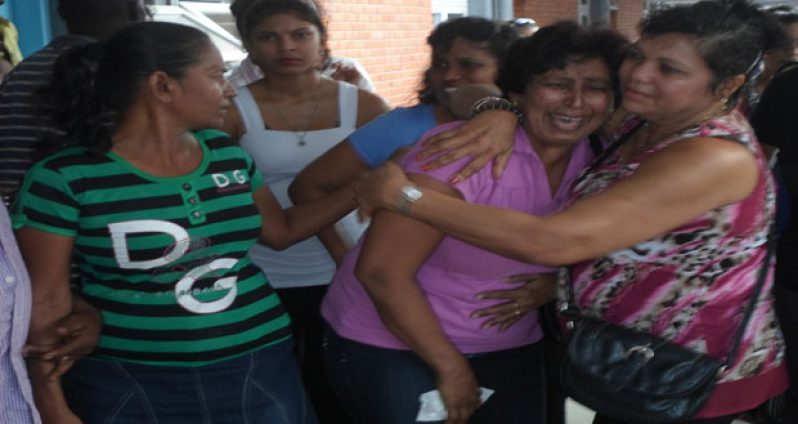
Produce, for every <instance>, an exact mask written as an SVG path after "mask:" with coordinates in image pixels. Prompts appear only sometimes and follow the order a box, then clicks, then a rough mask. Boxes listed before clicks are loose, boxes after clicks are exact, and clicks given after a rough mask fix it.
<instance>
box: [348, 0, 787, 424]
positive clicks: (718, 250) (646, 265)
mask: <svg viewBox="0 0 798 424" xmlns="http://www.w3.org/2000/svg"><path fill="white" fill-rule="evenodd" d="M760 19H764V18H763V17H762V15H761V14H760V13H759V12H757V11H756V10H755V9H754V8H753V7H751V6H750V5H749V4H748V3H747V2H745V1H742V0H731V1H721V0H707V1H702V2H698V3H696V4H693V5H690V6H680V7H674V8H671V9H666V10H662V11H658V12H655V13H653V14H651V15H649V16H648V17H647V18H646V20H644V21H643V23H642V25H641V38H640V39H639V40H638V41H637V42H636V43H635V44H634V45H633V46H632V47H631V49H630V52H629V54H628V55H627V58H626V60H625V61H624V63H623V65H622V66H621V70H620V80H621V87H622V90H623V102H622V106H623V108H624V109H625V110H627V111H629V112H631V113H632V114H634V115H633V117H631V118H630V119H628V120H626V121H625V122H624V123H623V124H622V125H621V126H620V127H619V129H618V131H616V135H615V137H613V140H616V141H618V142H619V144H618V147H617V149H615V150H614V151H613V152H612V153H611V154H609V156H608V157H607V158H606V159H605V160H604V161H603V162H601V163H600V164H597V165H594V167H593V168H592V169H590V170H589V171H588V172H587V173H586V174H584V176H583V177H582V178H581V180H580V181H579V182H578V183H577V184H576V186H575V188H574V191H573V197H572V203H571V204H570V206H568V207H567V208H565V209H564V210H563V211H561V212H560V213H557V214H554V215H550V216H547V217H538V216H533V215H529V214H524V213H520V212H517V211H510V210H506V209H505V210H502V209H495V208H489V207H485V206H478V205H469V204H466V203H464V202H462V201H459V200H457V199H453V198H449V197H445V196H441V195H439V194H438V193H435V192H432V191H429V190H425V191H422V194H421V196H417V197H416V198H415V199H412V200H408V199H407V198H403V197H402V196H401V195H400V193H401V192H402V188H403V187H406V186H408V185H410V183H409V182H408V180H407V179H406V178H405V177H404V175H403V174H402V173H401V172H400V170H399V169H398V168H397V167H395V166H392V165H388V166H386V167H383V168H382V169H380V171H379V172H378V173H377V175H376V177H375V178H374V179H372V180H371V181H370V182H368V183H366V184H364V185H363V186H362V187H361V188H360V189H359V193H358V200H359V201H360V202H361V208H362V209H363V210H365V211H369V210H373V209H375V208H379V207H382V208H387V209H391V210H399V208H400V206H401V208H402V210H404V211H406V212H407V213H409V215H410V216H411V217H413V218H415V219H418V220H420V221H423V222H425V223H427V224H429V225H432V226H434V227H435V228H437V229H439V230H442V231H444V232H446V233H447V234H449V235H452V236H454V237H457V238H459V239H461V240H464V241H466V242H469V243H472V244H475V245H477V246H480V247H483V248H486V249H489V250H492V251H496V252H499V253H501V254H503V255H507V256H511V257H515V258H519V259H522V260H525V261H528V262H535V263H546V264H552V265H573V267H572V277H573V278H572V279H573V281H574V288H575V291H576V301H577V303H578V305H579V307H580V308H581V309H582V310H583V312H585V313H587V314H589V315H592V316H596V317H599V318H601V319H604V320H606V321H609V322H612V323H615V324H619V325H623V326H626V327H630V328H634V329H637V330H641V331H647V332H650V333H652V334H655V335H658V336H662V337H664V338H666V339H668V340H671V341H673V342H674V343H677V344H680V345H682V346H685V347H687V348H690V349H692V350H695V351H698V352H702V353H707V354H708V355H711V356H714V357H717V358H722V359H725V358H726V355H727V354H728V351H729V349H730V348H731V345H732V342H733V339H734V334H735V331H736V330H737V328H738V326H739V325H740V321H741V319H742V315H743V313H744V309H745V307H746V305H748V303H749V301H750V299H751V296H752V295H753V289H754V285H755V283H756V281H757V273H758V271H759V269H760V268H761V267H762V266H763V261H764V258H765V255H766V250H767V247H766V244H767V235H768V229H769V227H770V224H771V222H772V220H773V213H774V208H775V195H774V186H773V181H772V180H771V177H770V173H769V170H768V167H767V164H766V160H765V158H764V157H763V155H762V152H761V150H760V149H759V147H758V145H757V143H756V139H755V137H754V135H753V131H752V130H751V128H750V127H749V126H748V124H747V122H746V121H745V119H744V118H743V117H742V116H740V115H739V114H737V113H736V112H734V111H733V110H734V104H735V103H736V99H737V98H739V97H740V96H741V95H742V94H744V92H745V91H746V89H747V87H748V85H749V83H750V81H749V75H750V74H751V71H752V70H753V69H754V68H755V67H756V66H757V63H758V61H759V60H760V59H761V49H762V44H763V42H762V36H761V31H760V29H759V28H760V27H759V25H758V22H760V21H759V20H760ZM574 101H578V99H575V100H574ZM489 113H494V114H497V115H499V114H502V112H489ZM494 121H495V122H492V123H491V125H492V126H494V127H499V126H502V125H505V124H502V122H506V121H504V118H501V119H498V120H494ZM625 133H629V135H628V137H621V135H623V134H625ZM620 140H622V142H620ZM574 264H575V265H574ZM771 285H772V272H769V273H768V274H767V279H766V283H765V287H764V290H763V291H762V293H763V294H762V295H761V296H760V299H758V301H757V303H756V309H755V312H754V315H753V318H752V319H751V321H750V322H749V324H748V326H747V328H746V329H745V332H744V337H743V341H742V344H741V348H740V353H739V355H738V357H737V359H736V361H735V362H734V363H732V364H731V365H730V367H729V368H728V369H727V370H726V371H725V372H724V373H723V374H722V376H721V377H720V380H719V382H718V384H717V385H716V386H715V390H714V392H713V393H712V395H711V396H710V398H709V400H708V401H707V403H706V404H705V405H704V406H703V408H702V409H701V410H700V411H699V412H698V414H697V415H696V416H695V417H693V419H692V420H691V421H689V423H696V424H697V423H702V424H709V423H712V424H728V423H731V422H732V421H733V420H734V418H735V417H736V416H738V415H739V414H741V413H742V412H743V411H745V410H747V409H750V408H752V407H754V406H756V405H758V404H760V403H762V402H764V401H765V400H767V399H768V398H770V397H772V396H774V395H776V394H779V393H780V392H782V391H783V390H784V389H785V388H786V387H787V384H788V382H787V375H786V369H785V364H784V343H783V340H782V334H781V331H780V330H779V327H778V324H777V323H776V321H775V317H774V313H773V308H772V299H771V295H770V287H771ZM594 423H601V424H607V423H624V422H623V421H620V420H617V419H615V418H612V417H605V416H597V417H596V420H595V421H594ZM631 424H640V423H631Z"/></svg>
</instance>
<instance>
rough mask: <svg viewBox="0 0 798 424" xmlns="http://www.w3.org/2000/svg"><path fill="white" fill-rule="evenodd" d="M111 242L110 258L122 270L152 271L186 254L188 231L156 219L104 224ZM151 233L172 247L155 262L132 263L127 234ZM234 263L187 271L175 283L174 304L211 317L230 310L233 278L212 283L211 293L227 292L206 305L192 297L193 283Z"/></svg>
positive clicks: (220, 262)
mask: <svg viewBox="0 0 798 424" xmlns="http://www.w3.org/2000/svg"><path fill="white" fill-rule="evenodd" d="M108 230H109V231H110V233H111V240H112V243H113V249H114V257H115V258H116V262H117V264H119V267H120V268H122V269H152V268H156V267H162V266H165V265H168V264H170V263H172V262H174V261H177V260H178V259H180V258H182V257H183V256H184V255H186V253H187V252H188V251H189V247H190V246H191V243H187V242H185V240H190V239H191V237H190V236H189V234H188V232H187V231H186V230H185V229H184V228H183V227H181V226H179V225H177V224H175V223H172V222H169V221H162V220H157V219H140V220H133V221H124V222H116V223H113V224H108ZM144 233H146V234H153V233H161V234H165V235H168V236H170V237H171V238H172V239H173V240H174V243H173V244H172V246H174V248H172V249H169V250H168V251H167V252H166V253H165V254H164V255H163V256H161V257H158V258H155V259H147V260H142V261H134V260H132V259H131V258H130V250H129V248H128V242H127V238H128V235H131V234H144ZM236 263H238V259H232V258H218V259H214V260H213V261H211V262H208V263H204V264H201V265H199V266H196V267H194V268H192V269H191V270H189V271H188V272H187V273H186V274H185V275H184V276H183V278H181V279H180V280H179V281H178V282H177V283H176V284H175V297H176V299H177V303H178V304H179V305H180V306H182V307H183V308H185V309H186V310H188V311H190V312H193V313H196V314H211V313H215V312H220V311H223V310H225V309H227V308H229V307H230V305H232V304H233V301H235V298H236V295H237V294H238V286H237V285H236V282H237V280H238V277H237V276H232V277H224V278H220V279H218V280H216V281H215V282H214V284H213V289H214V290H227V293H226V294H225V295H224V296H223V297H222V298H220V299H217V300H213V301H210V302H203V301H200V300H199V299H197V298H196V297H195V296H194V295H195V293H196V292H197V291H196V290H194V289H193V286H194V283H195V282H196V281H197V280H198V279H200V278H202V276H203V275H206V274H209V273H211V272H215V271H218V270H224V269H231V268H233V267H235V265H236Z"/></svg>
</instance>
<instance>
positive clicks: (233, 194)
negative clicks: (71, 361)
mask: <svg viewBox="0 0 798 424" xmlns="http://www.w3.org/2000/svg"><path fill="white" fill-rule="evenodd" d="M223 73H224V64H223V62H222V58H221V56H220V55H219V52H218V51H217V50H216V48H215V47H213V45H212V43H211V42H210V40H209V39H208V37H207V36H206V35H205V34H203V33H202V32H200V31H198V30H196V29H192V28H189V27H186V26H181V25H177V24H171V23H164V22H147V23H142V24H137V25H134V26H132V27H129V28H127V29H125V30H122V31H121V32H120V33H118V34H117V35H116V36H114V37H113V38H112V39H111V40H110V41H109V42H108V44H107V45H106V46H101V45H97V44H95V45H89V46H86V47H81V48H78V49H77V50H73V51H70V52H68V53H66V54H65V56H64V57H62V58H61V59H60V60H59V62H58V63H57V65H56V70H55V78H54V81H53V83H52V85H51V87H50V90H49V91H48V92H47V93H46V104H47V105H49V106H50V107H51V108H53V109H54V110H57V111H60V115H61V116H60V117H61V121H62V123H63V125H64V126H65V129H66V130H67V134H68V135H67V138H66V140H62V144H66V145H67V147H65V148H61V149H59V150H58V151H57V152H56V153H54V154H52V155H50V156H47V157H46V158H44V159H43V160H42V161H40V162H38V163H37V164H36V165H35V166H34V167H33V169H32V170H31V172H30V173H29V174H28V176H27V178H26V180H25V182H24V184H23V187H22V189H21V192H20V194H19V196H18V201H17V203H16V204H15V205H14V225H15V227H16V228H17V237H18V239H19V243H20V246H21V249H22V252H23V255H24V257H25V260H26V262H27V265H28V267H29V269H30V274H31V280H32V282H33V287H34V301H33V305H34V306H33V307H34V310H33V319H32V323H31V331H30V334H31V335H30V342H32V343H35V344H45V345H46V344H47V343H52V342H53V341H52V340H48V339H47V338H46V335H47V334H50V333H48V332H47V329H48V328H50V327H51V326H53V325H54V323H55V322H57V321H58V320H59V319H60V318H62V317H63V316H65V315H67V314H68V313H69V311H70V310H71V308H72V305H71V302H70V298H71V297H70V293H69V290H70V287H69V268H70V263H71V262H72V261H73V260H74V261H76V262H77V263H78V264H79V267H80V281H79V285H78V286H79V289H80V291H81V295H82V296H83V297H84V298H85V299H87V300H88V301H89V302H90V303H92V304H93V305H94V306H95V307H96V308H97V309H99V310H100V312H101V314H102V318H103V322H104V325H103V329H102V332H101V335H100V341H99V345H98V347H97V350H96V351H95V352H94V354H93V355H92V356H90V357H88V358H85V359H82V360H80V361H78V362H77V363H76V364H75V366H74V367H73V368H72V370H71V371H70V372H69V373H68V374H67V375H66V376H65V378H64V391H63V392H64V395H65V396H64V395H62V394H61V391H60V388H59V386H58V385H57V384H53V383H50V382H48V381H47V380H46V375H47V373H48V371H49V370H50V369H52V367H54V366H55V364H54V363H51V362H46V361H42V360H32V361H31V362H30V365H29V367H30V371H31V378H32V380H33V383H34V386H35V391H36V400H37V402H38V407H39V408H40V410H41V411H42V413H43V416H44V417H45V421H47V420H48V417H58V419H57V421H58V422H59V423H63V422H79V421H78V420H82V421H83V422H85V423H100V422H102V423H156V422H157V423H160V424H164V423H199V422H202V423H236V424H238V423H243V422H248V423H284V422H285V423H311V422H315V417H314V416H313V412H312V410H311V408H309V406H308V404H307V401H306V398H305V395H304V391H303V389H302V387H301V383H300V381H299V378H298V372H297V370H296V364H295V363H294V360H293V357H292V356H291V339H290V330H289V325H290V322H289V318H288V316H287V314H286V313H285V311H284V309H283V307H282V305H281V304H280V300H279V298H278V297H277V295H276V294H275V293H274V291H273V290H272V288H271V286H270V285H269V283H268V280H267V279H266V276H265V275H264V274H263V273H262V272H261V271H260V270H259V269H258V268H257V267H255V266H254V265H253V264H252V263H251V261H250V259H249V256H248V255H247V251H248V249H249V247H250V246H252V244H253V243H255V242H256V241H260V242H262V243H265V244H267V245H269V246H272V247H274V248H284V247H287V246H288V245H290V244H292V243H294V242H296V241H299V240H301V239H304V238H306V237H309V236H311V235H313V234H314V233H316V232H318V231H319V230H321V229H322V228H325V227H326V226H328V225H330V223H332V222H334V221H335V220H337V219H339V218H340V217H341V216H343V215H344V214H345V213H346V212H347V207H348V206H349V205H350V203H351V190H342V191H340V192H338V194H337V195H336V196H332V197H331V198H327V199H325V200H324V201H323V202H319V203H316V204H311V205H303V206H299V207H294V208H291V209H286V210H282V209H281V207H280V206H279V204H278V203H277V201H276V200H275V198H274V196H273V195H272V194H271V192H269V190H268V188H267V187H265V186H264V184H263V181H262V177H261V176H260V173H259V172H257V170H256V168H255V166H254V164H253V162H252V160H251V159H250V158H249V156H247V155H246V153H244V152H243V151H242V150H241V149H240V148H239V147H237V146H236V145H235V144H234V143H232V142H230V140H229V139H228V138H227V136H226V135H225V134H224V133H221V132H218V131H213V130H196V129H198V128H211V127H218V126H219V125H220V124H221V119H222V117H223V116H224V114H225V111H226V109H227V108H228V107H229V106H230V99H231V98H232V97H233V96H234V95H235V91H234V89H233V88H232V87H231V86H230V85H229V84H228V83H227V82H226V81H225V79H224V76H223ZM64 398H65V399H66V402H65V401H64Z"/></svg>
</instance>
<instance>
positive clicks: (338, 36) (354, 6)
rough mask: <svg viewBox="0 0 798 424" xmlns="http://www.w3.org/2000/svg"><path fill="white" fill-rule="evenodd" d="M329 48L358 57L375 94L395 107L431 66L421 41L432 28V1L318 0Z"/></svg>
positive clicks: (405, 100) (409, 96)
mask: <svg viewBox="0 0 798 424" xmlns="http://www.w3.org/2000/svg"><path fill="white" fill-rule="evenodd" d="M321 4H322V7H323V8H324V11H325V14H326V19H327V25H328V31H329V34H330V43H329V44H330V48H331V49H332V51H333V53H334V54H335V55H336V56H340V57H347V58H352V59H357V60H358V61H360V63H362V64H363V66H364V67H365V68H366V70H368V72H369V74H370V75H371V77H372V78H373V79H374V85H375V86H376V88H377V93H378V94H379V95H381V96H382V97H383V98H385V99H386V100H387V101H388V102H390V103H391V104H392V105H394V106H398V105H406V104H410V103H413V102H414V101H415V98H416V97H415V92H416V90H417V88H418V87H419V84H420V78H421V73H422V72H423V71H424V69H426V67H427V66H428V64H429V56H430V53H429V49H428V48H427V45H426V42H425V39H426V37H427V35H428V34H429V32H430V31H431V30H432V7H431V5H430V0H321Z"/></svg>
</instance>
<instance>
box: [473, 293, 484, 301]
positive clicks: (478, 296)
mask: <svg viewBox="0 0 798 424" xmlns="http://www.w3.org/2000/svg"><path fill="white" fill-rule="evenodd" d="M475 297H476V298H477V299H479V300H483V299H485V295H484V294H482V293H480V294H478V295H476V296H475Z"/></svg>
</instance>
